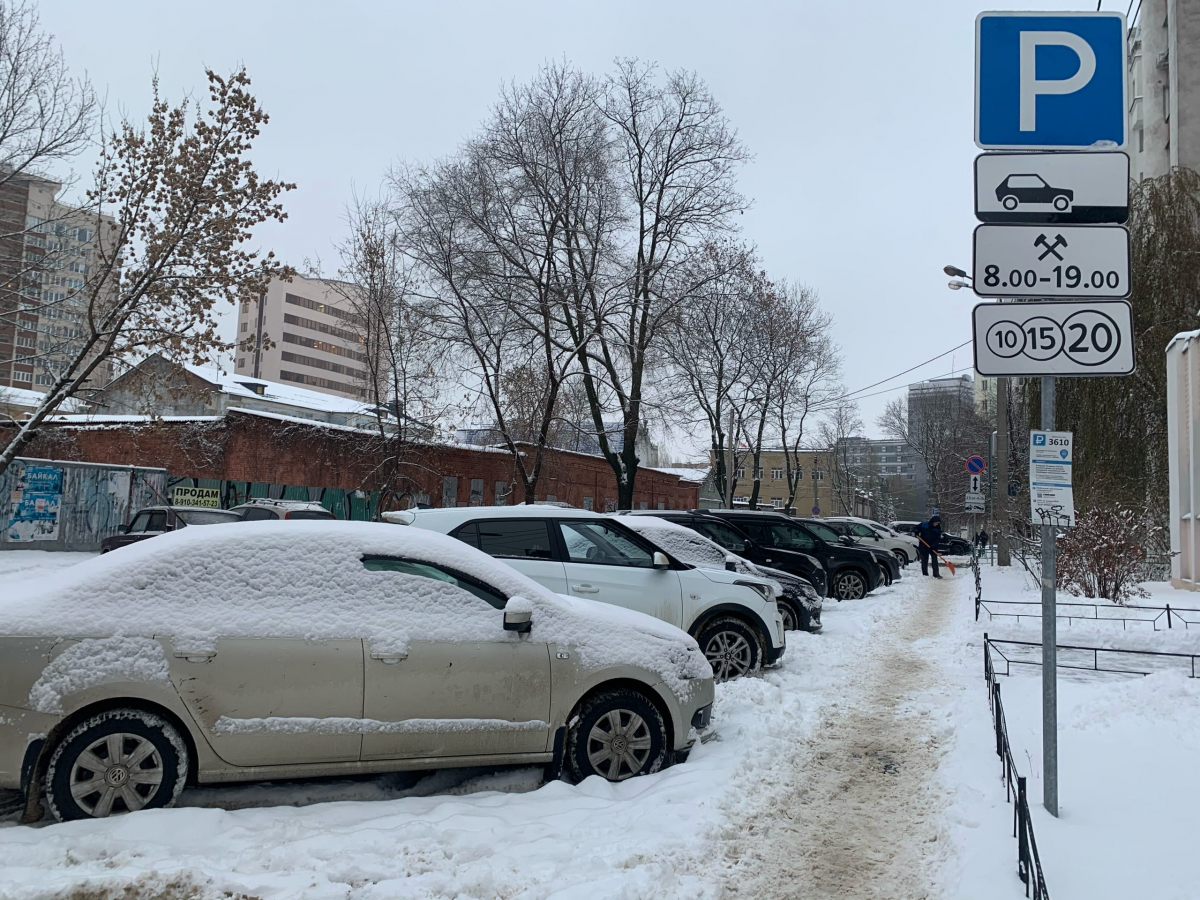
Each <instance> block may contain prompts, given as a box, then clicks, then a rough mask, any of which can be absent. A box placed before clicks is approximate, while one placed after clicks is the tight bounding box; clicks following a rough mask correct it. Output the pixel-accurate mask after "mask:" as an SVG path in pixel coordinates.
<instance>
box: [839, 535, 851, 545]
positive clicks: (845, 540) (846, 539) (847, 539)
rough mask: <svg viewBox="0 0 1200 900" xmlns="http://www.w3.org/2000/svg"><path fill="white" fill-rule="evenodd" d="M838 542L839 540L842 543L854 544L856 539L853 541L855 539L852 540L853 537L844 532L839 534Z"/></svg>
mask: <svg viewBox="0 0 1200 900" xmlns="http://www.w3.org/2000/svg"><path fill="white" fill-rule="evenodd" d="M838 542H839V543H842V544H853V543H854V541H853V540H851V538H850V537H849V535H845V534H843V535H839V537H838Z"/></svg>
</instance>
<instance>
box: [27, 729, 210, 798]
mask: <svg viewBox="0 0 1200 900" xmlns="http://www.w3.org/2000/svg"><path fill="white" fill-rule="evenodd" d="M187 773H188V754H187V747H186V745H185V744H184V742H183V738H182V737H181V736H180V734H179V731H178V730H177V729H176V728H175V727H174V726H173V725H172V724H171V723H170V722H168V721H167V720H166V719H164V718H162V717H161V716H157V715H155V714H154V713H149V712H143V711H141V710H136V709H114V710H110V711H108V712H103V713H100V714H99V715H96V716H93V717H92V718H90V719H88V720H87V721H85V722H82V723H80V724H79V725H77V726H76V727H75V728H74V729H72V731H71V732H70V733H69V734H67V736H66V737H64V738H63V739H62V740H61V741H59V743H58V746H57V747H56V748H55V750H54V754H53V755H52V756H51V757H50V768H49V770H48V771H47V772H46V797H47V800H48V801H49V803H50V811H51V812H52V813H54V817H55V818H56V819H58V820H59V821H60V822H66V821H70V820H71V819H89V818H92V819H103V818H105V817H107V816H110V815H114V814H116V813H123V812H136V811H137V810H139V809H157V808H160V807H164V806H171V805H172V804H174V803H175V800H176V799H177V798H178V797H179V793H180V791H182V790H183V785H184V782H186V781H187Z"/></svg>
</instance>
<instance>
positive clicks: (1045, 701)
mask: <svg viewBox="0 0 1200 900" xmlns="http://www.w3.org/2000/svg"><path fill="white" fill-rule="evenodd" d="M1053 430H1054V376H1053V375H1043V376H1042V431H1053ZM1057 531H1058V526H1056V525H1048V524H1045V523H1044V522H1043V524H1042V773H1043V776H1042V803H1043V805H1045V807H1046V809H1047V810H1048V811H1049V813H1050V815H1052V816H1054V817H1056V818H1057V816H1058V669H1057V668H1055V667H1056V666H1057V665H1058V608H1057V603H1058V597H1057V586H1056V580H1057V579H1056V572H1055V568H1056V567H1055V562H1056V560H1055V549H1056V548H1055V546H1054V539H1055V533H1056V532H1057Z"/></svg>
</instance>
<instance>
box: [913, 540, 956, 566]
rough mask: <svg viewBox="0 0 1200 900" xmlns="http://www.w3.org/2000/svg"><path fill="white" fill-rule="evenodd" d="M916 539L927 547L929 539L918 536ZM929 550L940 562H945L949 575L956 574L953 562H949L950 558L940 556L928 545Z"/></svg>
mask: <svg viewBox="0 0 1200 900" xmlns="http://www.w3.org/2000/svg"><path fill="white" fill-rule="evenodd" d="M917 540H918V541H920V542H921V543H922V544H924V545H925V546H926V547H929V541H927V540H925V538H923V537H918V538H917ZM929 552H930V553H932V554H933V555H934V556H936V557H937V558H938V559H940V560H941V561H942V562H944V563H945V564H946V568H947V569H949V570H950V574H951V575H956V574H957V573H956V572H955V571H954V563H952V562H950V560H948V559H946V557H944V556H942V554H940V553H938V552H937V551H936V550H934V549H933V548H932V547H929Z"/></svg>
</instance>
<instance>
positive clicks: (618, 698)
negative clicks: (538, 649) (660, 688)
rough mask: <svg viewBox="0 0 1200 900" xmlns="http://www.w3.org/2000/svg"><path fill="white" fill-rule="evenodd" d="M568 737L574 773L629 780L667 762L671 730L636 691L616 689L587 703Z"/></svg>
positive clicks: (656, 710)
mask: <svg viewBox="0 0 1200 900" xmlns="http://www.w3.org/2000/svg"><path fill="white" fill-rule="evenodd" d="M572 721H573V723H574V724H572V725H571V726H570V728H569V730H568V733H567V761H568V764H569V765H570V767H571V774H572V775H574V776H575V778H576V779H578V780H580V781H582V780H583V779H584V778H587V777H589V776H591V775H599V776H600V777H601V778H605V779H607V780H608V781H624V780H625V779H626V778H632V777H633V776H635V775H648V774H650V773H651V772H657V771H658V770H659V769H661V768H662V767H663V764H664V763H665V762H666V759H667V729H666V726H665V725H664V724H663V719H662V715H661V714H660V713H659V711H658V709H657V708H656V707H655V706H654V704H653V703H651V702H650V701H649V700H647V699H646V698H645V697H643V696H642V695H641V694H639V693H637V692H636V691H631V690H625V689H622V690H612V691H605V692H604V693H601V694H597V695H596V696H594V697H592V698H591V699H590V700H588V701H587V702H586V703H585V704H584V705H583V708H582V709H580V710H579V712H578V713H577V714H576V715H575V716H574V717H573V720H572Z"/></svg>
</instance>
